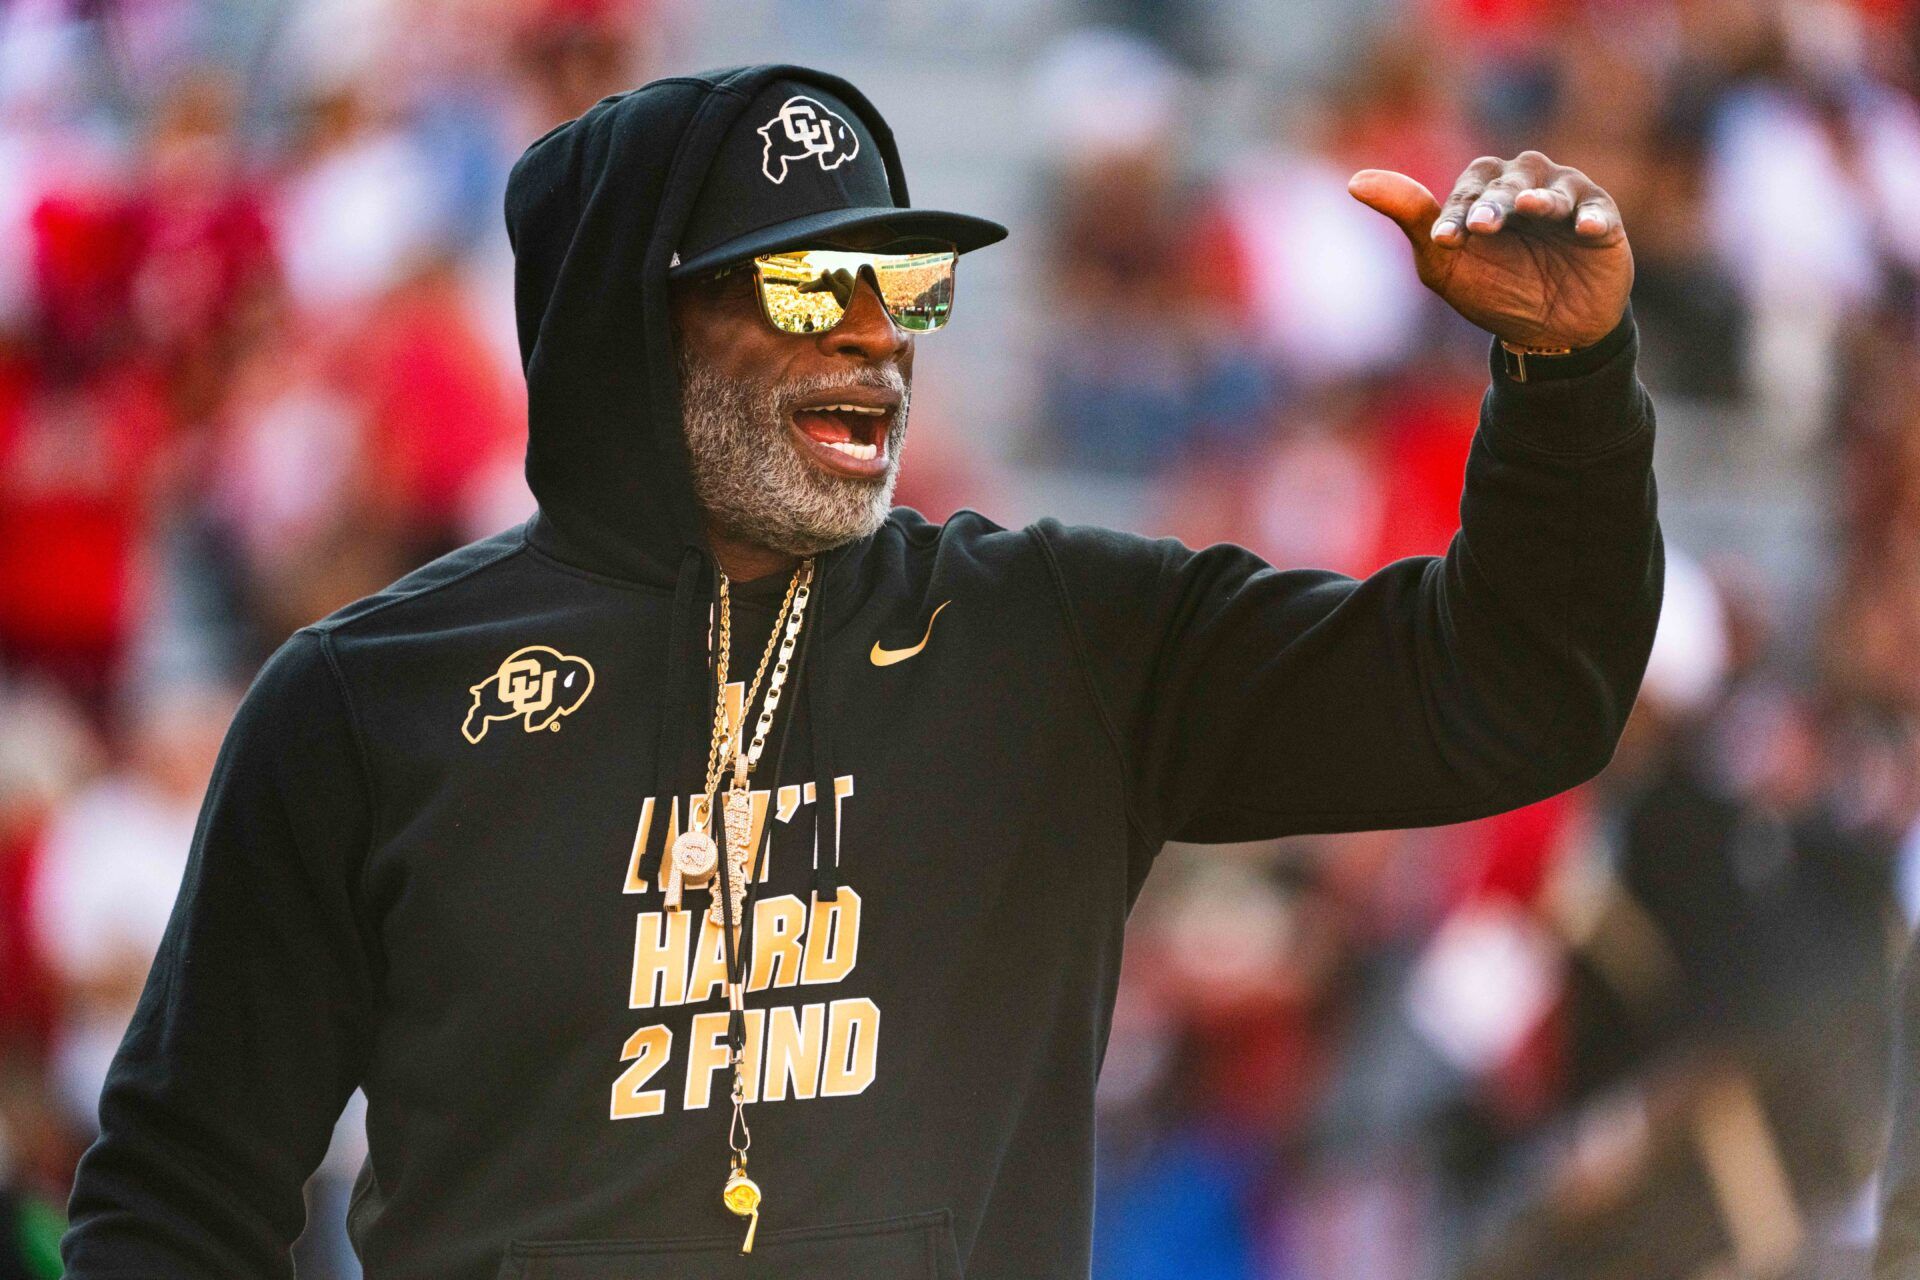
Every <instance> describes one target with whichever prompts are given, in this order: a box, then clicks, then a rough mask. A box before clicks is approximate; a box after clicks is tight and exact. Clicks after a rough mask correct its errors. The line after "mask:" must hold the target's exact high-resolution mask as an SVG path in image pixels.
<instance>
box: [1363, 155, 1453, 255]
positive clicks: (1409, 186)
mask: <svg viewBox="0 0 1920 1280" xmlns="http://www.w3.org/2000/svg"><path fill="white" fill-rule="evenodd" d="M1347 191H1348V192H1349V193H1350V194H1351V195H1352V196H1353V198H1354V199H1356V200H1358V201H1359V202H1360V203H1361V204H1364V205H1366V206H1367V207H1368V208H1369V209H1373V210H1375V211H1377V212H1379V213H1383V214H1385V215H1386V216H1387V217H1389V218H1392V219H1393V221H1394V223H1395V225H1397V226H1398V227H1399V228H1400V230H1401V231H1403V232H1405V233H1406V236H1407V239H1409V240H1411V241H1413V247H1414V248H1415V249H1416V250H1417V249H1419V248H1421V246H1422V243H1423V242H1424V241H1425V240H1426V238H1427V229H1428V228H1429V227H1430V226H1432V225H1433V218H1434V215H1435V214H1437V213H1438V212H1439V211H1440V203H1439V201H1437V200H1435V199H1434V198H1433V192H1431V191H1429V190H1427V189H1426V187H1425V186H1423V185H1422V184H1420V183H1419V182H1417V181H1415V180H1414V179H1412V178H1409V177H1408V176H1407V175H1406V174H1404V173H1395V172H1393V171H1392V170H1391V169H1362V170H1361V171H1360V172H1358V173H1356V174H1354V175H1353V177H1351V178H1349V179H1348V180H1347Z"/></svg>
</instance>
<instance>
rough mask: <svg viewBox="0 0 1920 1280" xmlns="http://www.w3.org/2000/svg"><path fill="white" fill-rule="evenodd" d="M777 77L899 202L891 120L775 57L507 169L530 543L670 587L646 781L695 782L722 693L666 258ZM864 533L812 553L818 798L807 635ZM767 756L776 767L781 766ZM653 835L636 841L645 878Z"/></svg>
mask: <svg viewBox="0 0 1920 1280" xmlns="http://www.w3.org/2000/svg"><path fill="white" fill-rule="evenodd" d="M776 81H787V82H793V83H797V84H800V85H802V86H810V87H814V88H818V89H821V90H824V91H826V92H827V93H829V94H831V95H832V96H834V97H835V98H837V99H839V101H840V102H841V103H843V104H844V105H845V106H846V107H847V108H848V109H849V110H850V111H852V112H854V113H855V114H856V115H857V116H858V117H859V122H860V125H861V126H862V127H863V128H864V130H865V131H866V133H867V134H868V136H869V138H870V139H871V142H872V144H873V146H874V148H875V149H876V151H877V152H878V154H879V156H880V158H881V160H882V162H883V164H884V167H885V174H886V184H887V188H888V190H889V192H890V194H891V196H892V202H893V204H895V205H897V206H900V207H902V208H904V207H906V205H907V203H908V200H907V184H906V177H905V175H904V173H903V172H902V169H901V165H900V156H899V151H898V149H897V148H896V146H895V144H894V139H893V132H892V130H891V129H889V128H888V126H887V123H886V121H885V120H884V119H882V118H881V116H880V113H879V112H878V111H877V110H875V109H874V107H873V104H872V103H870V102H869V101H868V100H867V98H866V97H865V95H863V94H862V93H861V92H860V91H859V90H858V89H856V88H854V87H853V85H851V84H849V83H848V82H847V81H845V80H843V79H841V78H840V77H838V76H833V75H829V74H827V73H825V72H821V71H816V70H813V69H811V68H808V67H800V66H793V65H789V64H781V63H763V64H758V65H754V66H746V67H732V68H726V69H722V70H716V71H709V72H704V73H701V74H698V75H690V76H676V77H672V78H668V79H664V80H656V81H653V82H652V83H649V84H646V85H643V86H642V87H640V88H638V89H632V90H629V91H627V92H625V93H619V94H615V95H613V96H611V97H608V98H604V99H602V100H601V101H600V102H598V103H597V104H595V105H594V106H593V107H592V108H591V109H590V110H588V111H587V112H585V113H584V114H583V115H581V116H580V117H578V118H577V119H574V120H570V121H568V122H567V123H565V124H562V125H560V126H558V127H556V128H554V129H553V130H551V131H549V132H548V133H547V134H545V135H544V136H543V137H541V138H540V139H538V140H537V141H535V142H534V143H533V144H532V145H531V146H530V147H528V148H527V150H526V152H525V153H524V154H523V155H522V156H521V158H520V160H519V161H518V162H517V163H516V164H515V165H514V167H513V171H512V173H511V175H510V176H509V178H508V183H507V200H506V214H507V234H508V238H509V240H510V241H511V243H512V245H513V252H514V303H515V310H516V314H517V319H518V326H519V340H520V358H521V364H522V367H523V368H524V370H525V373H526V379H527V483H528V485H529V486H530V487H531V488H532V490H533V494H534V497H535V499H536V500H537V501H538V503H539V510H538V512H537V513H536V515H535V516H534V518H533V521H532V522H531V524H530V526H529V528H528V534H527V536H528V541H529V542H530V543H531V544H532V545H533V546H535V547H537V548H538V549H540V550H541V551H543V552H545V553H547V554H548V555H551V556H553V557H554V558H555V559H558V560H561V561H564V562H566V563H569V564H571V565H574V566H575V567H577V568H580V569H585V570H587V571H590V572H593V573H597V574H602V575H606V576H609V577H612V578H616V579H620V580H623V581H629V582H637V583H643V584H647V585H651V586H656V587H661V588H665V589H669V590H671V591H672V592H673V596H674V607H673V615H672V619H673V620H672V623H671V626H670V630H669V639H668V645H667V652H666V653H665V654H664V655H662V665H661V668H660V669H661V670H662V671H663V672H664V678H663V681H662V696H663V698H664V703H665V707H666V709H667V714H665V715H663V716H662V717H661V722H660V728H659V737H658V741H657V743H656V750H655V752H654V759H655V760H656V761H658V762H660V763H659V764H658V765H657V773H656V776H655V777H654V779H653V783H654V786H655V787H656V789H657V790H660V791H665V790H668V789H673V790H674V791H675V792H676V793H677V794H692V793H695V792H698V791H700V790H702V789H703V783H704V775H705V769H706V763H707V761H706V755H707V750H708V746H709V742H708V738H707V726H709V725H710V724H711V723H712V720H711V716H712V712H711V708H712V706H713V699H714V697H715V695H716V692H717V691H716V689H715V687H714V683H713V671H712V667H711V664H710V663H708V662H707V661H706V652H707V646H708V643H709V640H708V635H707V631H708V620H709V619H708V609H707V608H706V605H707V602H708V601H709V599H710V598H711V595H712V592H713V588H714V581H715V572H716V569H715V565H714V561H713V558H712V553H711V550H710V548H709V546H708V543H707V538H706V532H705V528H704V525H703V522H702V520H701V517H700V509H699V504H698V502H697V500H696V498H695V496H694V492H693V483H692V479H691V475H690V471H689V468H688V464H687V457H686V446H685V435H684V431H683V428H682V425H681V406H680V387H679V378H678V374H677V371H676V367H675V361H674V353H673V344H672V327H671V323H670V319H669V305H668V285H667V278H668V270H669V268H670V267H671V266H672V265H673V264H674V261H675V254H676V250H677V248H678V246H679V244H680V242H681V239H682V237H683V234H684V233H685V232H686V230H687V227H688V220H689V217H690V215H691V214H692V213H693V211H694V210H695V208H696V206H697V203H698V200H699V197H700V194H701V191H702V188H703V185H704V184H705V181H706V178H707V175H708V171H709V170H710V169H711V168H712V166H713V164H714V160H715V157H716V155H718V154H719V153H720V151H721V149H722V144H723V142H724V141H725V140H726V138H727V136H728V134H729V132H730V130H732V128H733V126H734V125H735V123H736V122H737V121H738V120H739V118H740V116H741V115H742V113H744V112H745V111H747V110H748V109H749V108H750V107H751V106H752V105H753V104H754V102H755V101H756V100H757V99H758V97H759V96H760V94H761V92H762V91H763V90H765V89H766V88H767V87H768V86H769V85H771V84H773V83H774V82H776ZM867 541H869V540H861V541H859V542H855V543H850V544H848V545H846V546H842V547H837V548H835V549H834V550H832V551H830V552H827V553H825V554H824V555H822V556H820V557H818V558H817V561H816V572H815V577H814V585H813V590H812V600H811V603H810V606H809V611H808V616H807V625H806V627H805V630H804V631H803V633H802V638H801V649H800V656H799V664H798V665H799V682H800V684H801V686H802V689H803V691H804V692H803V695H802V696H803V697H804V698H805V699H806V702H807V706H808V719H809V721H810V723H811V725H812V737H813V741H812V750H813V768H814V771H815V772H816V773H817V775H818V780H819V781H818V785H820V786H822V787H824V788H825V790H823V791H821V792H820V793H819V794H823V795H831V794H832V779H833V777H834V774H833V735H832V727H831V725H830V723H829V714H828V712H829V708H831V707H832V705H833V697H832V693H831V688H832V684H831V682H832V680H833V671H832V668H833V665H834V664H833V661H832V655H831V654H830V653H829V652H828V649H827V646H826V645H825V644H824V643H822V642H820V637H821V636H822V635H823V633H825V632H827V631H829V630H831V627H832V622H833V618H834V609H833V604H832V599H833V596H834V594H835V593H834V591H833V590H832V588H833V587H834V586H836V585H838V582H841V581H844V580H846V579H847V578H849V577H851V576H852V574H853V573H854V572H856V570H855V568H854V566H855V564H857V562H858V559H859V557H860V555H861V553H862V550H863V548H864V546H865V544H866V542H867ZM778 767H779V761H778V759H777V757H776V759H775V761H774V768H775V771H776V772H777V771H778ZM819 809H820V810H821V812H817V813H816V816H815V822H816V824H817V828H818V831H817V834H818V837H819V841H820V847H821V848H823V849H830V850H835V851H836V853H835V858H834V859H823V860H822V862H821V865H820V868H819V870H818V872H817V873H816V876H815V881H814V889H815V892H816V893H819V894H820V895H821V896H822V897H824V898H827V899H829V900H831V899H833V898H834V897H835V896H836V894H837V888H838V881H839V875H838V867H837V866H836V865H835V860H836V859H837V850H838V848H839V840H838V838H837V837H838V831H837V829H836V827H837V815H836V814H835V812H834V806H831V805H824V806H819ZM665 839H666V837H665V833H664V831H662V832H661V834H660V835H659V837H658V838H657V842H656V845H655V847H653V848H651V849H649V850H647V852H646V856H645V860H644V862H643V863H642V867H643V870H644V871H645V872H646V873H647V874H652V873H654V872H655V871H657V870H658V869H659V865H660V860H661V859H662V857H663V856H664V855H665V852H666V850H665V847H664V846H665Z"/></svg>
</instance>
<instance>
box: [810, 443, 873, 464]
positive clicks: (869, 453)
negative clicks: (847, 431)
mask: <svg viewBox="0 0 1920 1280" xmlns="http://www.w3.org/2000/svg"><path fill="white" fill-rule="evenodd" d="M821 443H823V444H825V445H826V446H827V448H829V449H838V450H839V451H840V452H841V453H844V454H846V455H847V456H848V457H849V458H858V459H860V461H862V462H870V461H872V460H873V459H874V458H876V457H878V456H879V454H880V448H879V446H878V445H871V444H861V443H860V442H859V441H857V440H825V441H822V442H821Z"/></svg>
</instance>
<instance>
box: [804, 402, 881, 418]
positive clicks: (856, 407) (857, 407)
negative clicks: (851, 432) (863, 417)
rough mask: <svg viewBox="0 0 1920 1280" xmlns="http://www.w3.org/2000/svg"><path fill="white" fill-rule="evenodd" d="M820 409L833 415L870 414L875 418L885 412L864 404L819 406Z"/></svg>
mask: <svg viewBox="0 0 1920 1280" xmlns="http://www.w3.org/2000/svg"><path fill="white" fill-rule="evenodd" d="M820 408H821V409H822V410H824V411H827V412H833V413H866V414H872V415H873V416H874V417H876V418H877V417H879V416H880V415H881V414H884V413H885V412H886V410H885V409H874V408H870V407H869V406H867V405H864V404H823V405H821V406H820Z"/></svg>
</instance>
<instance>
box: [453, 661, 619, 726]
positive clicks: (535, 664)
mask: <svg viewBox="0 0 1920 1280" xmlns="http://www.w3.org/2000/svg"><path fill="white" fill-rule="evenodd" d="M467 692H469V693H471V694H472V695H473V705H472V706H470V707H468V708H467V719H466V722H465V723H464V724H462V725H461V726H460V733H461V735H462V736H463V737H465V738H466V740H467V741H468V742H479V741H480V739H482V738H484V737H486V736H487V729H488V727H489V726H491V725H492V724H493V722H494V721H496V720H521V721H524V722H525V723H524V726H523V727H524V728H525V729H526V731H527V732H528V733H536V732H538V731H539V730H541V729H552V730H554V731H555V732H558V731H559V729H560V717H562V716H570V715H572V714H573V713H574V712H576V711H578V710H579V709H580V704H581V703H583V702H585V701H586V700H587V695H588V694H590V693H592V692H593V666H592V664H591V663H589V662H588V661H587V660H586V659H585V658H576V657H573V656H572V655H570V654H565V653H561V652H560V651H559V650H558V649H549V648H548V647H547V646H546V645H543V644H530V645H528V646H527V647H526V648H524V649H516V650H514V652H513V653H512V654H511V655H510V656H509V657H508V658H507V660H506V661H505V662H503V663H501V664H500V669H499V670H498V671H495V672H494V673H493V674H492V675H490V676H488V677H487V678H486V679H485V680H482V681H481V682H480V683H479V684H476V685H474V686H473V687H472V688H471V689H469V690H468V691H467Z"/></svg>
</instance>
